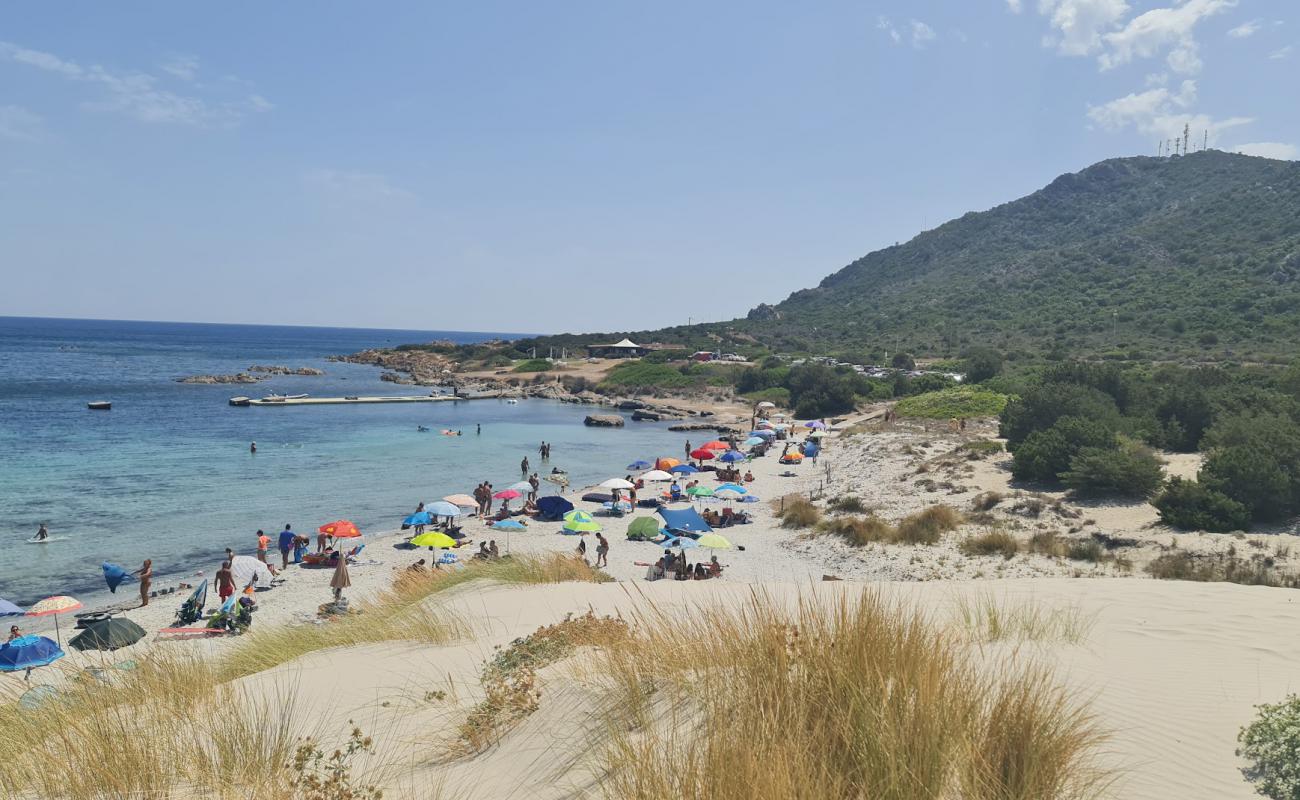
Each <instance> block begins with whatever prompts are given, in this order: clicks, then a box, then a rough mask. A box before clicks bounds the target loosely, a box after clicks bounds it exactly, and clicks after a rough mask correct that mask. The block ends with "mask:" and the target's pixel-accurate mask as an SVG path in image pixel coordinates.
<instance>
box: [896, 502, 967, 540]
mask: <svg viewBox="0 0 1300 800" xmlns="http://www.w3.org/2000/svg"><path fill="white" fill-rule="evenodd" d="M962 521H963V520H962V516H961V514H960V513H958V511H957V510H956V509H954V508H952V507H951V506H945V505H937V506H930V507H929V508H927V509H925V510H924V511H918V512H916V513H915V514H912V515H910V516H907V517H904V518H903V519H902V520H900V521H899V523H898V537H897V541H899V542H902V543H904V544H938V542H939V539H940V537H942V536H943V534H945V533H947V532H948V531H952V530H956V529H957V526H958V525H960V524H961V523H962Z"/></svg>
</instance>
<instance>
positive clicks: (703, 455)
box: [691, 447, 717, 461]
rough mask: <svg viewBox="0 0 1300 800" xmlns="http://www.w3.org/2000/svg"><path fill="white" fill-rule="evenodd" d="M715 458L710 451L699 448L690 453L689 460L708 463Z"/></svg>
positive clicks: (714, 454)
mask: <svg viewBox="0 0 1300 800" xmlns="http://www.w3.org/2000/svg"><path fill="white" fill-rule="evenodd" d="M716 456H717V454H716V453H714V452H713V451H712V450H709V449H706V448H703V447H701V448H700V449H699V450H692V451H691V458H698V459H699V460H701V461H708V460H709V459H711V458H715V457H716Z"/></svg>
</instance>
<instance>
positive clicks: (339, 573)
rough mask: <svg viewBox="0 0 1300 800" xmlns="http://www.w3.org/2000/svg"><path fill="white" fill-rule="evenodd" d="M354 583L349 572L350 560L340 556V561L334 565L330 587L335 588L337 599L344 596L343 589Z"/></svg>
mask: <svg viewBox="0 0 1300 800" xmlns="http://www.w3.org/2000/svg"><path fill="white" fill-rule="evenodd" d="M351 585H352V576H351V575H349V574H348V560H347V559H346V558H340V559H339V563H338V565H337V566H336V567H334V575H333V577H331V578H330V588H331V589H333V590H334V597H335V599H338V598H341V597H342V596H343V590H344V589H346V588H348V587H349V586H351Z"/></svg>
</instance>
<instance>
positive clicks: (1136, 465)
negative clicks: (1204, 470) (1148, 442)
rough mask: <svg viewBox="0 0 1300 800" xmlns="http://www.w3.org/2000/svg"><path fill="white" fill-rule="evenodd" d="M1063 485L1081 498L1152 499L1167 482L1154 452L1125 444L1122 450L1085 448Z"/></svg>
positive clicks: (1072, 465)
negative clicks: (1113, 496) (1108, 496)
mask: <svg viewBox="0 0 1300 800" xmlns="http://www.w3.org/2000/svg"><path fill="white" fill-rule="evenodd" d="M1060 477H1061V482H1062V483H1064V484H1065V485H1066V486H1067V487H1069V488H1070V489H1072V490H1074V492H1075V493H1076V494H1080V495H1119V496H1123V497H1134V498H1145V497H1150V496H1151V495H1152V494H1154V493H1155V491H1156V489H1158V488H1159V487H1160V483H1161V481H1162V480H1163V479H1164V472H1163V470H1162V468H1161V462H1160V459H1158V458H1156V456H1155V454H1154V453H1152V452H1151V450H1150V448H1148V447H1145V446H1143V445H1141V444H1138V443H1137V442H1132V441H1124V442H1122V443H1121V444H1120V445H1119V446H1118V447H1085V448H1083V449H1081V450H1080V451H1079V452H1078V453H1076V454H1075V456H1074V457H1073V458H1071V459H1070V469H1069V470H1067V471H1066V472H1063V473H1061V476H1060Z"/></svg>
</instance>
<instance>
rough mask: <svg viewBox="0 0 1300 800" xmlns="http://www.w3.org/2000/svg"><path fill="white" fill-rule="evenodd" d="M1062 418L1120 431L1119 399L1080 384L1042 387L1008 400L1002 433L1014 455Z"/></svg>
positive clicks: (1035, 387)
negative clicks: (1096, 424) (1089, 421)
mask: <svg viewBox="0 0 1300 800" xmlns="http://www.w3.org/2000/svg"><path fill="white" fill-rule="evenodd" d="M1062 417H1079V418H1082V419H1086V420H1091V421H1093V422H1095V423H1099V424H1101V425H1103V426H1105V427H1106V428H1108V429H1110V430H1119V429H1120V413H1119V408H1118V407H1117V406H1116V405H1115V398H1113V397H1111V396H1110V395H1108V394H1106V393H1105V392H1103V391H1101V390H1100V389H1096V388H1094V387H1092V386H1083V385H1079V384H1076V383H1057V382H1051V383H1040V384H1037V385H1033V386H1030V388H1029V389H1027V390H1026V391H1025V393H1024V394H1023V395H1020V396H1019V397H1015V398H1011V399H1010V400H1008V402H1007V404H1006V407H1005V408H1004V409H1003V410H1002V415H1001V426H1000V432H1001V434H1002V437H1003V438H1004V439H1006V440H1007V445H1008V448H1009V449H1010V450H1012V451H1014V450H1015V449H1016V447H1017V446H1018V445H1019V444H1020V443H1021V442H1023V441H1024V440H1025V439H1026V438H1027V437H1028V436H1029V435H1030V434H1031V433H1033V432H1034V431H1041V430H1047V429H1048V428H1050V427H1052V426H1053V425H1055V424H1056V421H1057V420H1059V419H1061V418H1062Z"/></svg>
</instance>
